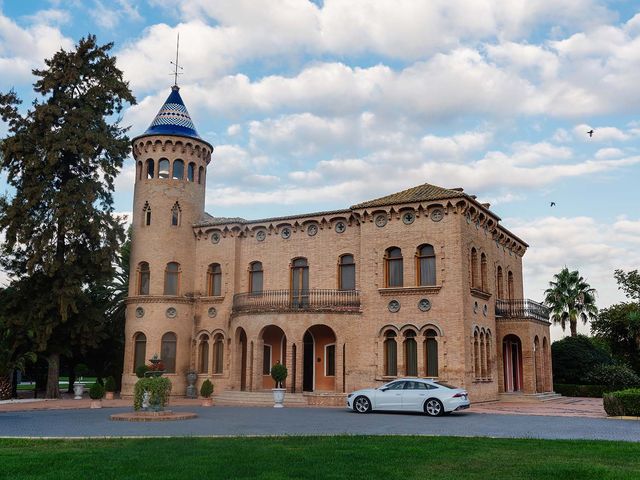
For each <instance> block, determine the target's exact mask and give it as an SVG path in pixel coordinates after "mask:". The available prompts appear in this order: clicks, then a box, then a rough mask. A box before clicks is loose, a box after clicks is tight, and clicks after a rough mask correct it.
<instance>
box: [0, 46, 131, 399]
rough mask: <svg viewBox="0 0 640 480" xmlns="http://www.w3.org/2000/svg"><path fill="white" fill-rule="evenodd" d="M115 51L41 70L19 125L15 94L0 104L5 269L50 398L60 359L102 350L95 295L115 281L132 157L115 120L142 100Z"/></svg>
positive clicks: (88, 52) (50, 63)
mask: <svg viewBox="0 0 640 480" xmlns="http://www.w3.org/2000/svg"><path fill="white" fill-rule="evenodd" d="M112 47H113V44H111V43H109V44H106V45H102V46H100V45H98V44H97V42H96V37H95V36H93V35H89V36H88V37H86V38H83V39H81V40H80V42H79V43H78V44H77V45H76V48H75V50H73V51H69V52H67V51H65V50H60V51H59V52H57V53H56V54H55V55H54V56H53V57H52V58H51V59H48V60H46V61H45V64H46V68H45V69H43V70H34V71H33V73H34V75H35V76H36V77H38V79H37V81H36V82H35V84H34V91H35V92H36V93H37V94H38V95H39V96H40V97H41V98H39V99H37V100H35V101H34V102H33V105H32V108H31V109H29V110H28V111H27V112H26V114H24V115H21V114H20V112H19V111H18V105H19V104H20V103H21V101H20V100H19V99H18V97H17V96H16V94H15V93H14V92H10V93H8V94H4V95H0V115H1V116H2V119H3V121H5V122H8V125H9V134H8V136H7V137H6V138H5V139H3V140H2V142H1V143H0V155H1V159H2V168H3V169H4V170H5V173H6V175H7V178H8V182H9V184H10V185H11V186H12V187H13V189H14V190H15V193H14V194H13V195H12V196H11V197H8V198H2V199H0V231H3V232H4V233H5V243H4V244H3V246H2V259H1V265H2V267H3V268H4V269H5V270H6V271H7V272H9V274H10V276H11V278H12V279H13V284H14V285H15V287H16V288H18V289H19V290H20V292H21V295H22V296H23V298H25V299H28V300H27V301H26V302H25V303H24V305H23V306H22V308H23V311H22V312H21V313H22V317H21V321H22V322H23V325H22V327H23V328H27V329H28V330H29V331H30V332H32V334H33V340H34V342H35V345H36V348H37V349H38V351H40V352H44V353H45V354H46V355H47V359H48V362H49V375H48V379H47V397H48V398H55V397H57V396H58V395H59V393H58V375H59V371H58V368H59V364H60V354H64V353H65V352H66V351H67V350H68V349H69V348H70V347H71V346H72V345H79V346H81V347H82V346H85V345H86V346H92V345H94V344H95V343H96V341H97V340H98V338H96V337H98V336H99V332H98V331H96V328H94V327H95V325H94V322H93V321H92V317H93V316H94V315H98V316H99V315H104V312H102V313H101V312H100V311H99V310H100V309H99V308H97V307H95V305H94V304H93V303H92V293H91V292H92V288H93V286H95V285H98V284H102V283H104V282H106V281H108V280H109V279H110V278H111V276H112V275H113V266H112V265H113V263H114V260H115V258H116V255H117V253H118V249H119V243H120V242H121V241H122V240H123V238H124V232H123V228H122V225H121V220H120V219H119V218H117V217H116V216H114V214H113V190H114V184H113V182H114V178H115V177H116V175H117V174H118V172H119V171H120V169H121V167H122V163H123V160H124V159H125V157H126V156H127V155H128V153H129V148H130V147H129V139H128V138H127V136H126V130H127V129H126V128H122V127H121V126H120V124H119V118H114V116H116V115H118V114H119V113H120V112H121V111H122V108H123V105H124V103H125V102H127V103H130V104H134V103H135V98H134V97H133V95H132V93H131V91H130V90H129V85H128V83H127V82H125V81H124V80H123V75H122V72H121V71H120V70H119V69H118V68H117V67H116V59H115V57H112V56H109V51H110V50H111V48H112Z"/></svg>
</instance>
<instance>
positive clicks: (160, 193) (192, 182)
mask: <svg viewBox="0 0 640 480" xmlns="http://www.w3.org/2000/svg"><path fill="white" fill-rule="evenodd" d="M132 144H133V156H134V159H135V162H136V176H135V187H134V200H133V215H132V244H131V272H130V285H129V298H128V300H127V322H126V344H125V364H126V365H131V362H127V361H126V360H127V359H130V358H133V357H134V356H135V358H136V359H138V360H137V361H138V363H140V362H141V361H142V360H144V359H148V358H150V357H151V356H153V355H154V354H158V355H159V356H161V357H162V358H163V359H173V360H169V361H165V363H166V364H167V365H166V367H167V371H168V372H169V373H168V374H169V375H172V374H173V373H174V372H175V373H176V377H175V378H172V382H173V384H174V388H175V389H176V390H182V388H184V386H185V385H184V375H183V374H182V373H183V372H184V371H186V370H187V369H189V367H190V366H189V365H188V364H184V365H183V364H182V363H184V362H185V361H187V362H188V360H184V358H185V356H176V354H175V352H176V350H178V351H180V350H182V351H185V350H188V349H189V348H190V342H191V337H192V328H193V324H194V302H193V298H194V297H196V296H197V294H196V293H194V290H195V285H194V281H195V278H196V275H195V269H196V254H195V252H196V245H195V242H196V239H195V238H194V234H193V225H194V224H196V223H198V222H199V221H201V220H202V218H203V216H204V200H205V190H206V174H207V165H208V164H209V162H210V161H211V154H212V152H213V147H212V146H211V144H210V143H208V142H207V141H205V140H203V139H202V138H201V137H200V135H199V134H198V132H197V130H196V127H195V125H194V124H193V121H192V120H191V116H190V115H189V111H188V110H187V107H186V105H185V104H184V101H183V100H182V97H181V95H180V88H179V87H178V86H177V85H174V86H173V87H171V92H170V94H169V96H168V97H167V99H166V101H165V102H164V104H163V105H162V107H161V108H160V110H159V111H158V113H157V115H156V116H155V118H154V119H153V121H152V122H151V125H150V126H149V128H147V130H146V131H145V132H144V133H143V134H142V135H139V136H137V137H135V138H134V139H133V140H132ZM142 340H144V342H143V341H142ZM141 345H145V349H146V350H145V352H141V351H138V350H139V349H140V348H141V347H140V346H141ZM127 370H130V371H127ZM133 370H135V365H134V368H133V369H131V368H130V367H129V368H127V369H125V371H124V375H123V391H131V389H132V386H133V384H134V383H135V380H136V377H135V375H134V371H133Z"/></svg>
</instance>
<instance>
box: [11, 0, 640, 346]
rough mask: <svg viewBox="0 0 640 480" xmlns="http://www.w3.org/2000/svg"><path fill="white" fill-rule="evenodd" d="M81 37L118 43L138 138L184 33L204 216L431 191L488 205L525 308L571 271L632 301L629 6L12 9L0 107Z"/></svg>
mask: <svg viewBox="0 0 640 480" xmlns="http://www.w3.org/2000/svg"><path fill="white" fill-rule="evenodd" d="M89 32H91V33H95V34H96V35H97V36H98V40H99V41H100V42H102V43H106V42H115V47H114V50H113V51H114V53H115V55H117V57H118V62H119V65H120V68H122V70H123V71H124V73H125V77H126V79H127V80H128V81H129V82H130V85H131V88H132V90H133V92H134V94H135V96H136V97H137V99H138V105H136V106H134V107H131V108H129V109H127V111H126V112H125V114H124V118H123V123H124V124H126V125H131V133H132V134H133V135H136V134H139V133H141V132H143V131H144V129H145V128H146V127H147V126H148V124H149V123H150V122H151V120H152V119H153V117H154V115H155V114H156V112H157V110H158V109H159V107H160V106H161V104H162V102H163V101H164V99H165V98H166V97H167V95H168V93H169V87H170V86H171V84H172V77H171V76H170V72H171V68H172V67H171V65H170V63H169V62H170V61H171V60H172V59H173V57H174V55H175V43H176V35H177V33H178V32H179V33H180V45H181V50H180V55H181V63H182V64H183V65H184V75H182V76H181V78H180V80H179V83H180V85H181V94H182V96H183V99H184V100H185V103H186V104H187V107H188V108H189V111H190V113H191V115H192V117H193V119H194V122H195V124H196V127H197V128H198V131H199V133H200V134H201V136H203V137H204V138H206V139H207V140H208V141H209V142H211V143H212V144H213V145H214V146H215V152H214V159H213V161H212V163H211V164H210V166H209V176H208V185H207V211H208V212H209V213H212V214H214V215H224V216H236V215H239V216H243V217H245V218H256V217H262V216H273V215H280V214H293V213H302V212H309V211H317V210H327V209H335V208H344V207H345V206H348V205H352V204H354V203H357V202H360V201H363V200H366V199H370V198H375V197H377V196H381V195H384V194H388V193H391V192H394V191H398V190H401V189H404V188H408V187H411V186H414V185H417V184H420V183H424V182H429V183H434V184H436V185H440V186H444V187H458V186H461V187H464V188H465V191H467V192H469V193H474V194H476V195H478V197H479V199H481V200H483V201H488V202H491V204H492V209H494V211H496V212H497V213H498V215H500V216H501V217H502V218H503V224H504V225H505V226H507V228H509V229H511V230H512V231H513V232H514V233H516V234H517V235H519V236H520V237H522V238H524V239H525V240H526V241H527V242H528V243H529V244H530V245H531V247H530V249H529V251H528V252H527V254H526V256H525V268H526V273H525V288H526V295H527V296H528V297H530V298H534V299H541V298H542V292H543V290H544V288H545V287H546V286H547V284H548V281H549V279H550V278H551V276H552V275H553V273H556V272H557V271H559V270H560V268H562V267H563V266H565V265H567V266H568V267H570V268H578V269H579V270H580V272H581V273H582V274H583V275H584V276H585V277H586V279H587V280H588V281H589V282H590V283H591V284H592V286H594V287H595V288H596V289H597V290H598V293H599V297H598V299H599V304H600V306H607V305H610V304H611V303H614V302H617V301H620V300H621V299H622V298H623V296H622V295H621V293H620V292H618V291H617V288H616V284H615V282H614V280H613V277H612V274H613V270H614V269H615V268H624V269H632V268H638V267H639V266H640V249H639V247H640V212H639V210H638V204H639V203H640V193H639V188H638V179H639V178H640V141H639V139H640V115H639V114H638V112H640V7H638V5H637V2H635V1H632V0H619V1H596V0H554V1H550V0H546V1H543V0H473V1H472V0H466V1H458V0H424V1H420V0H325V1H321V0H316V1H307V0H264V1H259V0H215V1H212V0H31V1H22V0H0V72H2V74H1V75H0V91H6V90H8V89H10V88H15V89H16V90H17V91H18V92H19V94H20V95H21V96H22V97H23V98H24V99H26V100H30V99H32V94H31V90H30V88H31V83H32V81H33V79H32V77H31V73H30V72H31V69H32V68H34V67H39V66H41V65H42V61H43V59H44V58H45V57H48V56H50V55H52V54H53V53H54V52H55V51H56V50H58V49H59V48H65V49H69V48H72V47H73V45H74V43H75V42H77V40H78V39H79V38H80V37H82V36H83V35H86V34H87V33H89ZM25 103H27V104H28V103H29V102H28V101H27V102H25ZM591 129H594V130H595V134H594V135H593V138H589V137H588V135H587V134H586V132H587V131H588V130H591ZM5 132H6V129H5V127H4V126H0V134H4V133H5ZM133 168H134V167H133V162H132V160H129V161H128V162H127V164H126V166H125V168H124V170H123V172H122V174H121V175H120V177H119V178H118V181H117V195H116V208H117V209H118V210H119V211H123V212H124V211H129V210H130V209H131V203H132V188H133ZM5 191H6V183H5V182H4V180H3V179H1V178H0V192H5ZM551 201H553V202H555V203H556V206H555V207H553V208H551V207H550V206H549V205H550V202H551ZM556 334H557V332H556Z"/></svg>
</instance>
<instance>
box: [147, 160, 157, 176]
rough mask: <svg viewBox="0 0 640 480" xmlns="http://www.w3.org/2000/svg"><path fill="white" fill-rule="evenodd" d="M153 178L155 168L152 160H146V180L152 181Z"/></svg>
mask: <svg viewBox="0 0 640 480" xmlns="http://www.w3.org/2000/svg"><path fill="white" fill-rule="evenodd" d="M154 176H155V168H154V161H153V159H151V158H150V159H148V160H147V180H150V179H152V178H153V177H154Z"/></svg>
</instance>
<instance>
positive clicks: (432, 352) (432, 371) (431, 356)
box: [424, 328, 438, 377]
mask: <svg viewBox="0 0 640 480" xmlns="http://www.w3.org/2000/svg"><path fill="white" fill-rule="evenodd" d="M424 337H425V340H424V361H425V367H424V371H425V372H427V377H437V376H438V332H436V331H435V330H434V329H432V328H430V329H428V330H427V331H426V332H424Z"/></svg>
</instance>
